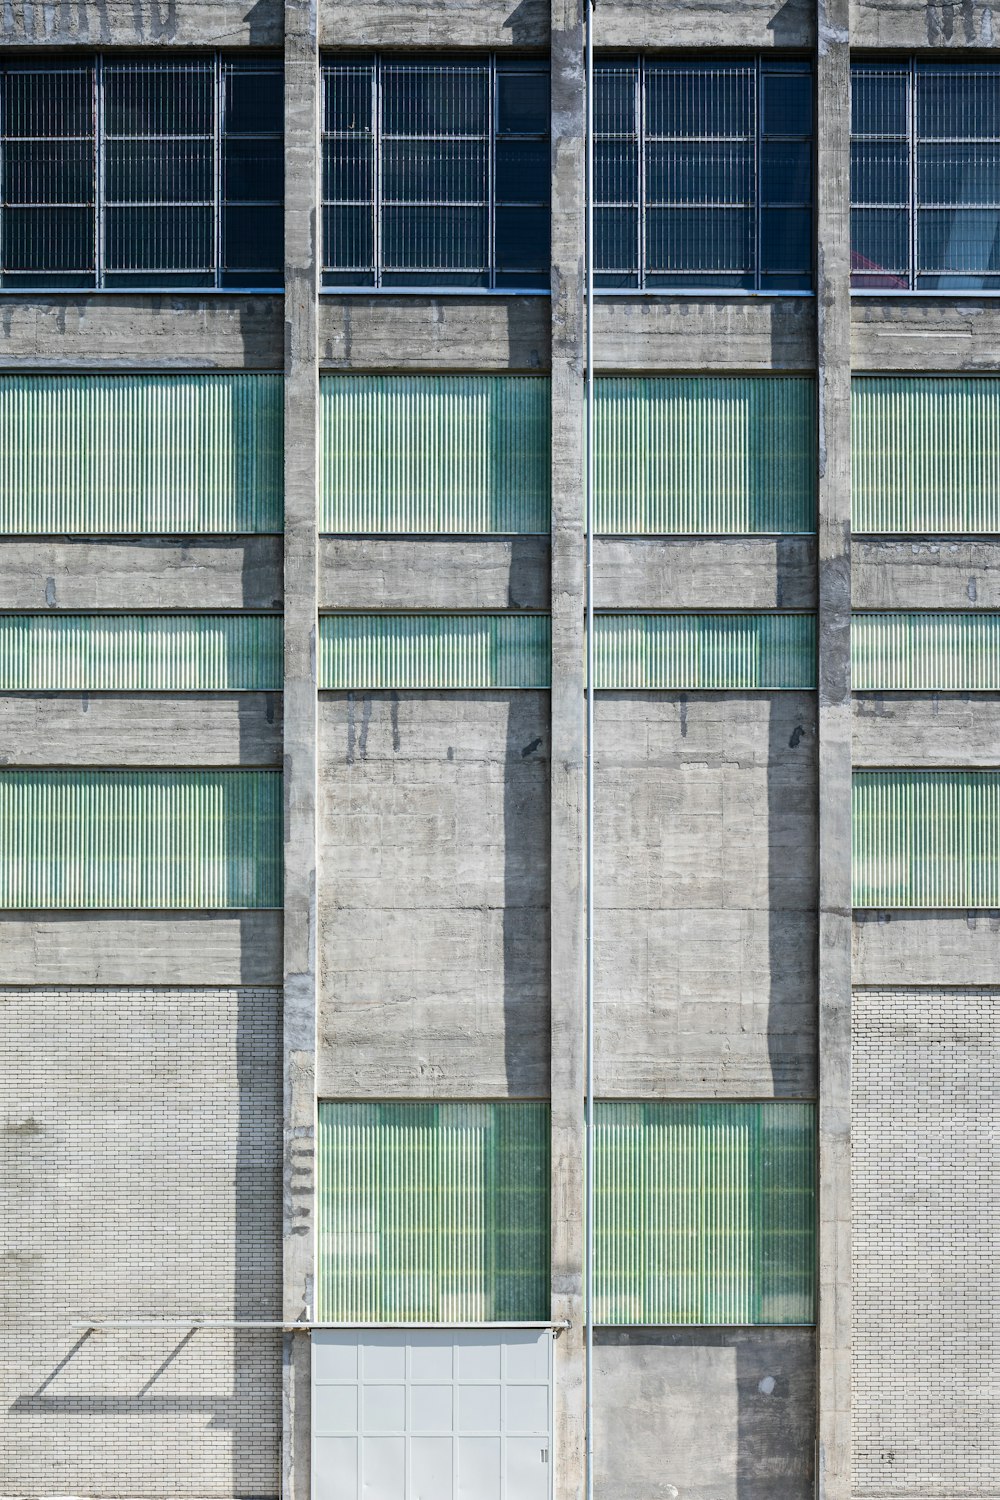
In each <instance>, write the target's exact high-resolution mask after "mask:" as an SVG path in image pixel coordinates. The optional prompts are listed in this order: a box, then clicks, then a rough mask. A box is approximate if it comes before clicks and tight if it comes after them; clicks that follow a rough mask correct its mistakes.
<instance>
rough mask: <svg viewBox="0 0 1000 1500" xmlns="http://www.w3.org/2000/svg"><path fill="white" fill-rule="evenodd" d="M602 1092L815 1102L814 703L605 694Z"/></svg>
mask: <svg viewBox="0 0 1000 1500" xmlns="http://www.w3.org/2000/svg"><path fill="white" fill-rule="evenodd" d="M596 751H597V773H596V829H595V844H596V877H595V901H596V907H597V919H596V921H597V927H596V940H597V973H596V981H595V995H596V1009H597V1048H596V1058H597V1088H598V1093H599V1094H601V1095H605V1096H617V1097H624V1098H628V1097H636V1096H663V1095H667V1096H670V1095H688V1096H699V1095H702V1096H708V1097H711V1096H713V1095H722V1096H729V1097H736V1098H739V1097H746V1096H747V1095H750V1096H754V1095H769V1094H772V1093H773V1094H780V1095H796V1094H804V1095H807V1096H812V1094H813V1093H814V1091H815V1078H816V1071H815V1045H816V981H815V970H816V916H815V906H816V804H815V799H816V710H815V703H814V700H813V697H812V695H811V694H808V693H774V694H766V693H607V692H606V693H601V694H600V695H599V697H598V699H597V723H596Z"/></svg>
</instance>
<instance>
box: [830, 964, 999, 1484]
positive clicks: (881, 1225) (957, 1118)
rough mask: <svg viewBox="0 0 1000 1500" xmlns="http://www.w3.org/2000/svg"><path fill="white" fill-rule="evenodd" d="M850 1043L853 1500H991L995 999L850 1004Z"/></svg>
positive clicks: (994, 1466) (953, 993) (995, 1388)
mask: <svg viewBox="0 0 1000 1500" xmlns="http://www.w3.org/2000/svg"><path fill="white" fill-rule="evenodd" d="M994 972H995V971H994ZM954 982H955V983H961V979H960V977H959V976H958V975H957V974H956V975H955V976H954ZM853 1032H854V1045H853V1049H852V1051H853V1096H852V1098H853V1102H852V1136H853V1143H854V1150H853V1167H852V1177H853V1190H854V1228H853V1239H854V1304H855V1311H854V1331H853V1355H854V1390H855V1402H854V1423H853V1425H854V1493H855V1495H858V1496H865V1497H866V1500H867V1497H882V1496H884V1497H886V1500H888V1497H890V1496H892V1497H894V1500H895V1497H898V1496H903V1495H905V1496H910V1495H913V1496H916V1495H921V1496H923V1495H928V1496H929V1495H975V1496H993V1495H996V1493H997V1474H998V1472H1000V1344H998V1341H997V1328H996V1287H997V1283H998V1281H1000V1240H998V1238H997V1234H996V1206H997V1200H998V1198H1000V1157H998V1155H997V1149H996V1140H997V1132H998V1129H1000V1094H998V1092H997V1074H996V1067H997V1053H998V1049H1000V991H997V990H996V989H990V990H956V989H949V990H939V991H928V990H926V989H923V990H911V989H906V988H895V989H889V990H886V991H883V992H873V991H868V992H862V993H859V994H856V995H855V998H854V1025H853Z"/></svg>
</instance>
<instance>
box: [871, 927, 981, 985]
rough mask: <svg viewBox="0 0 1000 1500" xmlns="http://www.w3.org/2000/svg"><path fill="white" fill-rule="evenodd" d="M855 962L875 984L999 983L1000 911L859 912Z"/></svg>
mask: <svg viewBox="0 0 1000 1500" xmlns="http://www.w3.org/2000/svg"><path fill="white" fill-rule="evenodd" d="M853 965H854V975H853V977H854V983H855V984H858V985H866V986H872V987H876V986H879V985H946V986H949V987H955V986H962V985H978V984H985V985H990V984H993V985H995V984H996V982H997V975H998V974H1000V912H987V911H974V912H964V911H893V912H886V911H883V912H877V911H863V912H855V914H854V957H853Z"/></svg>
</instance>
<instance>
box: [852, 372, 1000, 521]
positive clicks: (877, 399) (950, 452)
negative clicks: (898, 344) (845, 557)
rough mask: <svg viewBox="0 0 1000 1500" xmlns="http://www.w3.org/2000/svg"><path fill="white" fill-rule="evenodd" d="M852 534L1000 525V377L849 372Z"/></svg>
mask: <svg viewBox="0 0 1000 1500" xmlns="http://www.w3.org/2000/svg"><path fill="white" fill-rule="evenodd" d="M852 411H853V443H852V454H853V467H854V480H853V526H854V529H855V531H874V532H878V531H881V532H888V533H889V534H896V535H899V534H904V535H905V534H907V533H916V534H917V535H925V536H926V535H930V536H934V535H939V534H942V533H943V534H948V533H957V534H959V535H962V534H969V533H972V534H975V533H979V532H998V531H1000V378H996V377H988V376H976V377H970V378H962V377H958V376H951V375H944V376H928V375H922V376H904V375H889V376H875V375H862V376H855V378H854V380H853V382H852Z"/></svg>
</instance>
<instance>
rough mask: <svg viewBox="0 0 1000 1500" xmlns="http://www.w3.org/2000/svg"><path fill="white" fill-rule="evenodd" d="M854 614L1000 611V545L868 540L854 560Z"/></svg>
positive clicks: (938, 540)
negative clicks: (858, 611) (861, 611)
mask: <svg viewBox="0 0 1000 1500" xmlns="http://www.w3.org/2000/svg"><path fill="white" fill-rule="evenodd" d="M851 602H852V604H853V606H854V608H855V609H976V608H979V609H1000V542H996V541H992V540H990V539H989V538H988V537H984V538H982V540H980V539H978V538H976V539H968V538H964V537H963V538H959V539H952V538H951V537H940V538H929V539H925V538H923V537H914V538H913V539H912V540H910V539H909V538H906V537H902V538H898V539H896V540H881V539H880V540H867V539H866V540H863V541H858V542H855V543H854V546H853V549H852V555H851Z"/></svg>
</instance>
